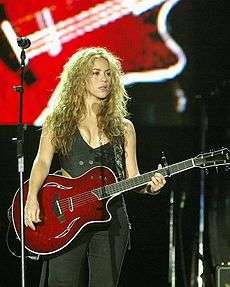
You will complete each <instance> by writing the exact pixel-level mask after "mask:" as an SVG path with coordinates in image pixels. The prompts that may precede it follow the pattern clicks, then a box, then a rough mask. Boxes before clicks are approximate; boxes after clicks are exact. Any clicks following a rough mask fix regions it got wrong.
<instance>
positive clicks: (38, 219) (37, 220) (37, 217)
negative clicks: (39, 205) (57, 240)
mask: <svg viewBox="0 0 230 287" xmlns="http://www.w3.org/2000/svg"><path fill="white" fill-rule="evenodd" d="M35 220H36V222H41V219H40V210H39V209H37V210H36V213H35Z"/></svg>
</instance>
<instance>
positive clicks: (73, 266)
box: [40, 206, 129, 287]
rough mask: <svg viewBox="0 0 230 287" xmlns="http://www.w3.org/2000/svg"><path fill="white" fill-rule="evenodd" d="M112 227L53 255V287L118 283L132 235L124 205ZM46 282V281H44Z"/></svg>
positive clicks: (50, 279) (106, 286)
mask: <svg viewBox="0 0 230 287" xmlns="http://www.w3.org/2000/svg"><path fill="white" fill-rule="evenodd" d="M112 215H113V219H112V221H111V222H110V224H109V227H108V226H107V228H104V229H103V230H99V231H98V230H97V231H96V230H95V231H89V232H86V233H85V234H83V235H82V236H81V237H79V238H78V239H77V240H76V242H74V244H75V243H76V247H74V248H72V249H71V250H69V251H67V252H65V253H63V254H61V255H59V256H57V257H54V258H52V259H49V262H48V270H49V272H48V286H49V287H102V286H103V287H115V286H117V284H118V281H119V275H120V271H121V267H122V262H123V259H124V256H125V252H126V248H127V245H128V239H129V228H128V220H127V215H126V213H125V211H124V209H123V207H122V206H120V207H119V208H115V210H114V211H113V212H112ZM40 286H42V285H40Z"/></svg>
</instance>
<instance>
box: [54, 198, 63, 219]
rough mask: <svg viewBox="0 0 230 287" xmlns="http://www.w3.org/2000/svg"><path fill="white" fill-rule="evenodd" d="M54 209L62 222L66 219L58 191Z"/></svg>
mask: <svg viewBox="0 0 230 287" xmlns="http://www.w3.org/2000/svg"><path fill="white" fill-rule="evenodd" d="M53 210H54V213H55V214H56V216H57V218H58V220H59V221H60V222H63V221H64V219H65V218H64V213H63V212H62V209H61V204H60V198H59V195H58V194H57V193H56V194H55V196H54V205H53Z"/></svg>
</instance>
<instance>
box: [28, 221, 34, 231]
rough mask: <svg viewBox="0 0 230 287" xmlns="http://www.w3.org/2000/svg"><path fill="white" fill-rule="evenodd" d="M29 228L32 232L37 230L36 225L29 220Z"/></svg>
mask: <svg viewBox="0 0 230 287" xmlns="http://www.w3.org/2000/svg"><path fill="white" fill-rule="evenodd" d="M28 226H29V227H30V228H31V229H32V230H35V225H34V223H33V221H32V220H29V222H28Z"/></svg>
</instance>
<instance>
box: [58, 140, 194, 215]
mask: <svg viewBox="0 0 230 287" xmlns="http://www.w3.org/2000/svg"><path fill="white" fill-rule="evenodd" d="M99 141H100V140H99ZM100 144H101V142H100ZM188 161H191V159H189V160H185V161H183V162H181V163H178V164H173V165H171V168H172V167H174V165H175V166H179V165H181V164H183V165H184V167H186V163H187V162H188ZM179 169H180V168H179ZM161 170H162V171H165V168H163V169H161ZM154 172H155V171H152V172H148V173H146V174H145V176H149V174H151V173H154ZM142 176H143V175H142ZM165 176H167V174H165ZM131 180H132V181H134V182H135V180H136V178H131ZM137 180H138V178H137ZM112 184H113V183H112ZM123 184H124V189H125V186H126V187H129V185H128V182H127V184H125V182H123ZM107 187H108V186H107ZM100 188H106V186H103V187H100ZM114 189H116V187H115V186H114ZM97 190H98V189H95V190H94V191H95V192H96V191H97ZM117 190H119V189H117ZM113 194H116V192H115V193H114V192H113V193H112V194H109V193H108V196H112V195H113ZM71 198H72V199H73V201H75V202H76V201H77V204H76V206H82V205H84V204H86V203H88V202H96V199H97V197H96V195H94V193H93V191H88V192H85V193H83V194H77V195H75V196H73V197H66V198H63V199H61V200H60V201H59V202H60V205H62V210H63V211H67V210H70V204H71ZM93 199H95V200H93ZM102 199H103V198H102ZM64 205H65V206H67V208H66V207H65V208H64V207H63V206H64Z"/></svg>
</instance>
